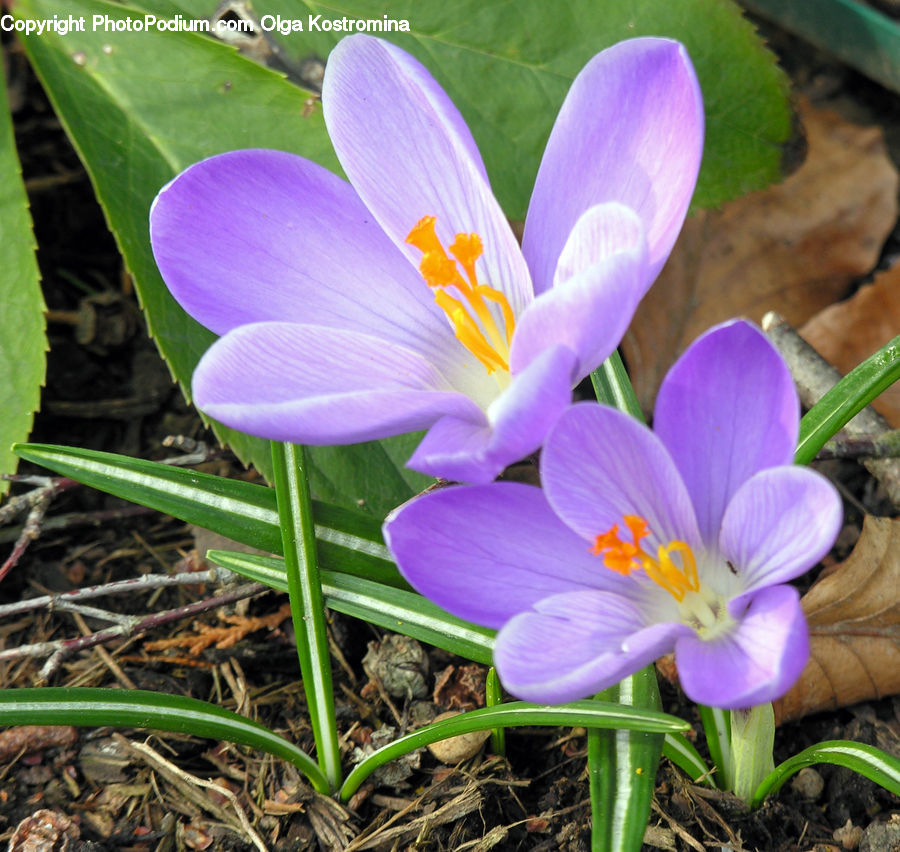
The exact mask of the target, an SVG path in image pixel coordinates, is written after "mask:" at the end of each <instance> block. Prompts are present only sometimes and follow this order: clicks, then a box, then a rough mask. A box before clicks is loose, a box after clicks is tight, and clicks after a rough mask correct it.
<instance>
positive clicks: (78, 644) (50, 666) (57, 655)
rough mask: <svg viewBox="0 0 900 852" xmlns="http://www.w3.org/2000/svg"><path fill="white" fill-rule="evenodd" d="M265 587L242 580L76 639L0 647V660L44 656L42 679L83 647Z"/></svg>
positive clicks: (39, 678) (263, 590) (143, 630)
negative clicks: (213, 593) (201, 597)
mask: <svg viewBox="0 0 900 852" xmlns="http://www.w3.org/2000/svg"><path fill="white" fill-rule="evenodd" d="M265 591H269V588H268V586H265V585H263V584H262V583H244V584H243V585H242V586H237V587H236V588H233V589H230V590H227V591H225V592H223V593H222V594H220V595H216V596H215V597H212V598H207V599H206V600H202V601H197V602H196V603H192V604H187V605H185V606H180V607H176V608H175V609H169V610H166V611H165V612H157V613H153V614H152V615H145V616H137V615H133V616H128V617H127V621H125V622H123V623H122V624H117V625H115V626H114V627H107V628H106V629H104V630H98V631H97V632H96V633H92V634H91V635H90V636H81V637H79V638H77V639H58V640H56V641H55V642H37V643H35V644H33V645H21V646H19V647H18V648H9V649H8V650H5V651H0V662H4V661H6V660H17V659H20V658H21V657H47V656H49V659H48V660H47V662H45V663H44V666H43V668H41V670H40V672H39V673H38V680H39V681H41V682H43V681H46V680H48V679H49V678H50V676H51V675H52V674H53V673H54V672H55V671H56V670H57V669H58V668H59V666H60V665H61V663H62V662H63V660H65V659H66V658H67V657H69V656H71V655H72V654H74V653H76V652H78V651H83V650H85V649H87V648H93V647H94V646H95V645H100V644H103V643H106V642H111V641H112V640H114V639H122V638H128V637H130V636H133V635H134V634H136V633H143V632H145V631H147V630H153V629H154V628H156V627H160V626H161V625H163V624H168V623H169V622H172V621H179V620H180V619H182V618H189V617H190V616H192V615H197V614H198V613H201V612H206V611H207V610H210V609H215V608H216V607H219V606H224V605H226V604H230V603H234V602H235V601H239V600H243V599H244V598H249V597H252V596H253V595H257V594H259V593H261V592H265Z"/></svg>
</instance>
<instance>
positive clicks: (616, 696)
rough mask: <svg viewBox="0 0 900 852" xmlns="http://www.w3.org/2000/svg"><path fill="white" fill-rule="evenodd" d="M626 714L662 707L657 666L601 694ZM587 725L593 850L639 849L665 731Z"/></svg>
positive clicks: (629, 851)
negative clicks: (612, 728) (607, 728)
mask: <svg viewBox="0 0 900 852" xmlns="http://www.w3.org/2000/svg"><path fill="white" fill-rule="evenodd" d="M600 697H601V698H602V699H603V700H605V701H610V702H618V704H617V705H616V706H619V708H620V709H621V710H622V711H623V712H624V711H626V710H634V711H637V712H642V713H655V712H658V711H659V706H660V700H659V687H658V686H657V682H656V669H655V668H654V667H653V666H648V667H647V668H644V669H641V671H639V672H636V673H635V674H633V675H631V676H630V677H627V678H625V679H624V680H623V681H622V682H621V683H619V684H617V685H616V686H613V687H610V688H609V689H606V690H604V691H603V692H602V693H600ZM613 727H616V728H618V730H615V731H612V730H606V729H605V726H599V727H598V726H594V727H592V728H588V773H589V779H588V780H589V783H590V796H591V819H592V824H591V850H592V852H639V850H640V848H641V844H642V843H643V839H644V829H646V827H647V821H648V820H649V818H650V803H651V801H652V799H653V790H654V788H655V786H656V770H657V768H658V767H659V759H660V755H661V754H662V748H663V740H664V737H663V734H664V733H666V732H665V731H660V730H659V729H658V728H655V729H649V728H644V729H634V728H632V729H625V726H622V725H618V726H613Z"/></svg>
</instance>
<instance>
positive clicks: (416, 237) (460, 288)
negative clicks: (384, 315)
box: [406, 216, 516, 373]
mask: <svg viewBox="0 0 900 852" xmlns="http://www.w3.org/2000/svg"><path fill="white" fill-rule="evenodd" d="M435 221H436V219H435V217H434V216H423V217H422V218H421V219H420V220H419V221H418V222H417V223H416V225H415V227H414V228H413V229H412V230H411V231H410V232H409V236H407V238H406V241H407V242H408V243H409V244H410V245H412V246H415V247H416V248H417V249H419V251H421V252H422V260H421V262H420V263H419V271H420V272H421V273H422V277H423V278H424V279H425V283H426V284H427V285H428V286H429V287H431V288H432V289H433V290H434V291H435V294H434V298H435V301H436V302H437V304H438V306H439V307H440V308H441V309H442V310H443V311H444V313H446V314H447V318H448V319H449V320H450V322H451V324H452V325H453V330H454V332H455V333H456V337H457V340H459V342H460V343H462V344H463V346H465V347H466V349H468V350H469V351H470V352H471V353H472V354H473V355H474V356H475V357H476V358H477V359H478V360H479V361H480V362H481V363H482V364H483V365H484V367H485V369H486V370H487V371H488V373H493V372H494V370H503V371H505V372H506V373H508V372H509V347H510V344H511V343H512V336H513V331H514V329H515V325H516V321H515V315H514V314H513V311H512V308H511V307H510V305H509V302H508V301H507V299H506V296H505V295H504V294H503V293H501V292H500V291H499V290H495V289H494V288H493V287H490V286H488V285H487V284H479V283H478V277H477V274H476V272H475V261H476V260H478V258H479V257H481V255H482V253H483V251H484V247H483V245H482V242H481V237H479V236H478V234H457V235H456V238H455V239H454V240H453V242H452V243H451V244H450V254H452V255H453V258H455V260H451V258H450V257H449V256H448V255H447V252H446V251H445V250H444V247H443V246H442V245H441V241H440V239H439V238H438V236H437V233H436V232H435V227H434V226H435ZM457 264H458V265H459V266H461V267H462V270H463V272H465V276H466V277H465V278H463V276H462V275H461V274H460V272H459V269H458V267H457ZM467 279H468V280H467ZM444 287H453V288H455V290H456V292H457V293H458V294H459V296H460V297H461V298H455V297H454V296H452V295H450V294H449V293H447V292H446V291H445V290H443V289H442V288H444ZM488 302H492V303H493V304H495V305H497V306H499V308H500V312H501V314H502V316H503V332H502V333H501V331H500V328H499V327H498V324H497V320H496V318H495V317H494V314H493V313H492V312H491V309H490V307H488V304H487V303H488Z"/></svg>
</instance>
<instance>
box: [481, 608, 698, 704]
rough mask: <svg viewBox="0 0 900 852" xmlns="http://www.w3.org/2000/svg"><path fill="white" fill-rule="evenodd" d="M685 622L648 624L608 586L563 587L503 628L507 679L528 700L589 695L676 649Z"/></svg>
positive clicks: (500, 643) (501, 652)
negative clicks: (607, 589)
mask: <svg viewBox="0 0 900 852" xmlns="http://www.w3.org/2000/svg"><path fill="white" fill-rule="evenodd" d="M687 632H690V628H689V627H686V626H685V625H683V624H678V623H667V624H655V625H651V626H649V627H648V626H647V625H646V623H645V620H644V615H643V612H642V611H641V609H640V607H639V606H638V605H636V604H635V603H634V602H633V601H631V600H629V599H627V598H624V597H622V596H620V595H617V594H613V593H610V592H604V591H596V590H591V591H574V592H563V593H561V594H557V595H554V596H553V597H550V598H546V599H545V600H542V601H540V602H539V603H537V604H535V607H534V610H533V611H530V612H525V613H522V614H520V615H517V616H515V617H514V618H513V619H511V620H510V621H509V623H508V624H506V625H505V626H504V627H503V628H502V629H501V630H500V632H499V634H498V635H497V641H496V644H495V646H494V663H495V665H496V666H497V674H498V675H500V680H501V681H502V682H503V685H504V686H505V687H506V689H508V690H509V691H510V692H511V693H512V694H513V695H515V696H517V697H518V698H522V699H525V700H526V701H536V702H539V703H546V704H562V703H564V702H566V701H574V700H576V699H579V698H586V697H588V696H589V695H592V694H593V693H595V692H598V691H599V690H601V689H605V688H606V687H608V686H612V685H613V684H614V683H617V682H618V681H620V680H621V679H622V678H623V677H625V676H626V675H628V674H631V673H632V672H635V671H637V670H638V669H640V668H643V667H644V666H646V665H648V664H649V663H651V662H653V660H655V659H657V658H658V657H661V656H662V655H663V654H665V653H667V652H668V651H670V650H671V649H672V647H673V645H674V644H675V640H676V638H677V637H678V636H681V635H684V634H685V633H687Z"/></svg>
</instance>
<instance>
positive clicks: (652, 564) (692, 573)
mask: <svg viewBox="0 0 900 852" xmlns="http://www.w3.org/2000/svg"><path fill="white" fill-rule="evenodd" d="M623 520H624V521H625V526H626V527H628V531H629V532H630V533H631V541H630V542H628V541H623V540H622V539H621V538H620V537H619V526H618V524H615V525H613V527H612V528H611V529H609V530H607V531H606V532H605V533H601V534H600V535H598V536H597V537H596V539H595V541H594V545H593V547H592V548H591V553H593V554H594V555H595V556H601V555H602V556H603V564H604V565H605V566H606V567H607V568H609V569H610V570H611V571H615V572H616V573H617V574H622V575H623V576H626V577H627V576H628V575H629V574H631V572H632V571H639V570H640V569H641V568H643V569H644V572H645V573H646V575H647V576H648V577H649V578H650V579H651V580H653V582H654V583H656V584H657V585H658V586H661V587H662V588H664V589H665V590H666V591H667V592H668V593H669V594H670V595H672V597H674V598H675V600H677V601H682V600H684V596H685V594H687V592H698V591H699V590H700V578H699V577H698V575H697V563H696V561H695V559H694V554H693V552H692V551H691V548H690V547H689V546H688V545H687V544H685V543H684V542H683V541H678V540H677V539H675V540H673V541H670V542H669V543H668V544H667V545H660V546H659V547H658V548H657V550H656V558H654V557H652V556H650V554H649V553H647V552H646V551H645V550H644V549H643V548H642V547H641V541H642V540H643V539H645V538H647V536H648V535H649V534H650V533H649V530H648V529H647V521H646V520H645V519H644V518H641V517H639V516H638V515H625V516H624V518H623ZM673 553H678V554H679V555H680V562H681V567H679V566H678V565H676V564H675V562H674V561H673V560H672V554H673Z"/></svg>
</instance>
